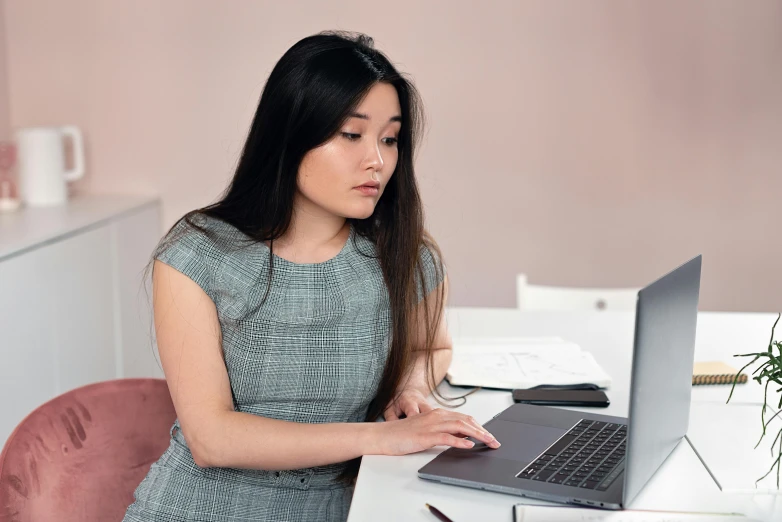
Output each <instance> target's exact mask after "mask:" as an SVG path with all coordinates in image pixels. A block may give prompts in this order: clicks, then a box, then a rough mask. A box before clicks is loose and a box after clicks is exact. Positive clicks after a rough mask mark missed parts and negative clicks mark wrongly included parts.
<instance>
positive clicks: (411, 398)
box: [383, 388, 434, 421]
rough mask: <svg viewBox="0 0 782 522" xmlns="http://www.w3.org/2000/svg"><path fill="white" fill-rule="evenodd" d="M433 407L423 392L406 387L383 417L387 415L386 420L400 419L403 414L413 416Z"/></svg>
mask: <svg viewBox="0 0 782 522" xmlns="http://www.w3.org/2000/svg"><path fill="white" fill-rule="evenodd" d="M433 409H434V408H432V407H431V406H429V403H428V402H426V396H425V395H424V394H423V393H421V392H420V391H419V390H416V389H414V388H413V389H411V388H406V389H404V390H402V393H400V394H399V396H398V397H397V398H396V400H395V401H394V402H392V403H391V406H389V407H388V408H387V409H386V411H384V412H383V417H385V419H386V421H392V420H399V417H400V416H401V415H405V416H407V417H413V416H415V415H418V414H419V413H424V412H427V411H431V410H433Z"/></svg>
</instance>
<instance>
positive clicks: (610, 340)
mask: <svg viewBox="0 0 782 522" xmlns="http://www.w3.org/2000/svg"><path fill="white" fill-rule="evenodd" d="M447 317H448V324H449V330H450V332H451V334H452V336H453V337H454V340H458V339H459V337H492V336H496V337H507V336H514V335H515V336H521V335H523V336H546V335H558V336H561V337H564V338H565V339H568V340H571V341H574V342H576V343H578V344H579V345H581V347H582V348H583V349H585V350H588V351H589V352H591V353H592V354H593V355H594V356H595V359H596V360H597V361H598V363H599V364H600V365H601V366H602V367H603V368H604V369H605V370H606V371H607V372H608V374H609V375H611V377H612V379H613V386H612V387H611V389H610V390H609V391H608V395H609V397H610V399H611V405H610V406H609V407H608V408H605V409H600V411H599V413H605V414H607V415H617V416H627V413H628V408H629V384H630V382H629V381H630V368H631V362H632V361H631V358H632V345H633V330H634V314H633V313H628V312H519V311H518V310H515V309H499V308H497V309H488V308H452V309H450V310H448V315H447ZM775 318H776V316H775V315H772V314H755V313H749V314H743V313H742V314H737V313H717V312H701V313H700V314H699V316H698V329H697V334H696V348H695V359H696V360H722V361H725V362H728V363H730V364H732V365H734V366H737V367H740V366H741V365H743V363H742V362H741V361H743V360H744V359H734V358H733V354H736V353H746V352H754V351H760V350H761V349H763V348H764V347H765V346H767V343H768V339H769V333H770V331H771V325H772V324H773V322H774V319H775ZM747 362H748V361H747ZM440 390H441V392H442V393H443V394H444V395H446V396H447V395H449V394H451V395H458V394H461V393H463V392H464V389H463V388H454V387H451V386H449V385H448V384H447V383H445V382H444V383H442V384H441V385H440ZM729 391H730V387H729V386H701V387H697V386H696V387H693V394H692V400H693V401H703V402H707V401H708V402H711V401H714V402H720V401H721V402H725V400H726V399H727V395H728V393H729ZM431 401H432V404H433V405H436V403H435V402H434V400H433V399H431ZM734 401H735V402H745V403H758V404H759V403H762V401H763V389H762V387H761V386H760V385H757V384H756V383H754V382H750V383H748V384H745V385H742V386H740V387H737V389H736V392H735V393H734V397H733V399H732V400H731V402H734ZM511 404H513V401H512V399H511V396H510V393H509V392H506V391H494V390H481V391H480V392H478V393H476V394H473V395H471V396H470V397H469V398H468V401H467V404H466V405H464V406H462V407H461V408H459V409H458V411H461V412H464V413H467V414H469V415H472V416H474V417H475V418H476V419H477V420H478V421H479V422H481V423H485V422H487V421H488V420H489V419H491V418H492V417H493V416H494V415H495V414H497V413H498V412H500V411H502V410H503V409H505V408H506V407H508V406H510V405H511ZM574 409H577V408H574ZM584 411H594V410H592V409H585V410H584ZM726 429H742V427H740V426H739V427H726ZM444 449H445V447H438V448H433V449H431V450H428V451H425V452H421V453H417V454H412V455H406V456H404V457H387V456H378V455H370V456H365V457H364V458H363V460H362V464H361V470H360V472H359V476H358V482H357V484H356V490H355V494H354V496H353V503H352V506H351V510H350V515H349V517H348V521H349V522H360V521H364V520H378V521H380V520H405V521H416V520H420V521H421V522H425V521H432V520H434V518H432V515H431V514H430V513H429V512H428V511H427V510H426V508H425V506H424V504H425V503H429V504H431V505H434V506H436V507H437V508H439V509H440V510H441V511H443V512H444V513H445V514H446V515H449V516H450V517H451V518H452V519H453V520H454V522H466V521H470V520H498V521H510V520H512V517H511V508H512V506H513V505H514V504H516V503H528V504H533V503H534V504H543V502H537V501H533V500H530V499H525V498H521V497H516V496H512V495H506V494H501V493H493V492H488V491H480V490H475V489H470V488H463V487H457V486H449V485H444V484H438V483H434V482H430V481H425V480H422V479H419V478H418V474H417V471H418V469H419V468H421V467H422V466H423V465H424V464H426V463H427V462H429V461H430V460H431V459H432V458H434V456H435V455H437V454H438V453H439V452H440V451H442V450H444ZM770 463H771V462H770V461H769V465H770ZM632 507H633V508H636V509H657V510H661V509H664V510H680V511H709V512H737V513H744V514H746V515H747V516H750V517H752V518H755V519H758V520H769V521H770V520H782V495H762V494H757V495H749V494H748V495H728V494H724V493H722V492H721V491H720V489H719V488H718V487H717V485H716V484H715V483H714V481H713V480H712V478H711V476H710V475H709V473H708V471H707V470H706V469H705V468H704V466H703V465H702V463H701V462H700V460H699V459H698V457H697V456H696V454H695V452H694V451H693V449H692V448H691V447H690V445H689V444H688V443H687V441H686V440H684V441H682V442H681V443H680V444H679V446H678V447H677V448H676V449H675V450H674V452H673V453H672V454H671V456H670V457H669V458H668V459H667V460H666V461H665V462H664V463H663V465H662V466H661V467H660V469H659V470H658V471H657V473H656V474H655V475H654V476H653V477H652V478H651V480H650V481H649V483H648V484H647V485H646V487H645V488H644V489H643V490H642V491H641V493H640V494H639V495H638V497H637V498H636V499H635V500H634V501H633V503H632Z"/></svg>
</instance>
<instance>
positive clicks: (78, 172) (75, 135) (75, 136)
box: [60, 125, 84, 181]
mask: <svg viewBox="0 0 782 522" xmlns="http://www.w3.org/2000/svg"><path fill="white" fill-rule="evenodd" d="M60 132H62V133H63V135H65V136H70V137H71V140H72V142H73V168H72V169H70V170H66V171H65V172H64V175H65V181H76V180H77V179H80V178H82V177H84V140H82V135H81V131H80V130H79V128H78V127H76V126H74V125H66V126H65V127H60Z"/></svg>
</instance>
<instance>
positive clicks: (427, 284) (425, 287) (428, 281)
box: [415, 245, 445, 302]
mask: <svg viewBox="0 0 782 522" xmlns="http://www.w3.org/2000/svg"><path fill="white" fill-rule="evenodd" d="M418 261H419V263H420V265H421V268H422V269H423V275H424V280H423V281H421V277H420V274H419V273H418V271H417V270H416V275H415V277H416V283H417V284H416V288H417V290H418V301H419V302H420V301H421V300H423V298H424V297H426V296H428V295H429V294H430V293H431V292H432V290H434V289H435V288H437V287H438V286H439V285H440V283H442V282H443V279H445V265H444V264H443V263H442V260H441V259H440V258H439V256H437V255H436V254H435V253H434V252H433V251H432V250H431V249H430V248H429V247H428V246H426V245H422V246H421V248H420V251H419V254H418Z"/></svg>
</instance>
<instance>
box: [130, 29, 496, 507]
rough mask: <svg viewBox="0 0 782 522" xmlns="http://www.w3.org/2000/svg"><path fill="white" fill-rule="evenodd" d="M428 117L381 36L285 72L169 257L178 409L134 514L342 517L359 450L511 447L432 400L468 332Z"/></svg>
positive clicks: (168, 310) (169, 342) (290, 57)
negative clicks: (424, 165)
mask: <svg viewBox="0 0 782 522" xmlns="http://www.w3.org/2000/svg"><path fill="white" fill-rule="evenodd" d="M420 121H421V116H420V105H419V101H418V97H417V94H416V91H415V89H414V87H413V86H412V85H411V84H410V83H409V82H408V81H407V80H405V79H404V78H403V77H402V76H401V75H400V74H399V73H398V72H397V71H396V70H395V69H394V67H393V66H392V65H391V63H390V62H389V60H388V59H387V58H386V57H385V56H384V55H383V54H382V53H380V52H379V51H377V50H375V49H374V48H373V47H372V39H371V38H369V37H367V36H364V35H358V36H352V35H349V34H345V33H339V32H327V33H321V34H317V35H314V36H311V37H308V38H304V39H303V40H301V41H299V42H298V43H296V44H295V45H294V46H293V47H291V48H290V49H289V50H288V51H287V52H286V53H285V54H284V55H283V57H282V58H281V59H280V61H279V62H278V63H277V65H276V66H275V67H274V69H273V70H272V73H271V75H270V76H269V79H268V81H267V83H266V86H265V87H264V90H263V94H262V95H261V100H260V103H259V105H258V110H257V112H256V114H255V118H254V120H253V123H252V126H251V128H250V132H249V136H248V138H247V142H246V144H245V147H244V150H243V153H242V156H241V160H240V162H239V165H238V166H237V169H236V173H235V176H234V178H233V180H232V182H231V184H230V186H229V187H228V189H227V191H226V193H225V195H224V196H223V198H222V199H221V200H220V201H219V202H218V203H215V204H213V205H210V206H208V207H206V208H203V209H199V210H196V211H193V212H190V213H188V214H186V215H185V216H184V217H183V218H182V219H181V220H179V221H178V222H177V224H176V225H174V227H173V228H172V229H171V230H170V231H169V233H168V234H167V235H166V237H165V238H164V239H163V240H162V241H161V243H160V245H158V248H157V249H156V251H155V253H154V256H153V257H154V266H153V289H154V299H153V302H154V317H155V329H156V334H157V343H158V350H159V352H160V359H161V362H162V365H163V370H164V372H165V376H166V380H167V382H168V386H169V390H170V392H171V397H172V399H173V402H174V406H175V408H176V412H177V417H178V418H177V421H176V422H175V423H174V426H173V427H172V429H171V435H172V439H171V444H170V447H169V449H168V450H167V451H166V452H165V453H164V454H163V456H162V457H161V458H160V459H159V460H158V461H157V462H156V463H154V464H153V465H152V467H151V469H150V470H149V473H148V475H147V476H146V478H145V479H144V481H143V482H142V483H141V484H140V485H139V487H138V488H137V490H136V493H135V502H134V503H133V504H132V505H131V506H130V507H129V508H128V510H127V514H126V516H125V521H127V522H131V521H133V522H135V521H145V522H146V521H151V520H156V521H162V520H165V521H175V520H176V521H179V520H182V521H184V520H210V521H234V522H235V521H244V520H247V521H250V520H253V521H256V520H318V521H324V520H326V521H331V520H344V519H345V518H347V514H348V508H349V507H350V500H351V496H352V493H353V483H354V480H355V476H356V472H357V464H358V462H359V459H360V457H361V456H362V455H370V454H374V455H381V454H382V455H404V454H408V453H413V452H418V451H422V450H425V449H428V448H431V447H433V446H436V445H448V446H453V447H458V448H469V447H472V445H473V443H472V442H471V441H469V440H467V439H466V438H465V437H468V436H469V437H473V438H475V439H476V440H480V441H482V442H485V443H486V444H487V445H489V446H490V447H494V448H496V447H498V446H499V443H498V442H497V441H496V440H495V439H494V438H493V437H492V436H491V435H490V434H489V433H487V432H486V431H485V430H484V429H483V428H482V426H480V424H478V423H477V422H476V421H475V420H474V419H473V418H471V417H469V416H466V415H463V414H460V413H457V412H451V411H447V410H443V409H439V408H438V409H433V408H432V407H431V406H429V404H428V403H427V401H426V397H427V396H428V395H429V393H430V392H431V391H432V390H433V389H434V386H435V385H436V383H438V382H439V381H440V380H442V378H443V376H444V374H445V371H446V369H447V367H448V364H449V362H450V353H451V352H450V348H451V341H450V338H449V336H448V333H447V331H446V327H445V324H444V321H443V313H442V312H443V303H444V302H445V298H446V292H447V289H446V285H447V280H446V278H445V277H444V272H443V267H442V263H441V261H440V259H441V256H440V255H439V253H438V249H437V247H436V245H435V243H434V242H433V241H432V240H431V239H429V238H428V236H427V235H426V234H425V232H424V226H423V217H422V209H421V202H420V199H419V195H418V189H417V186H416V182H415V176H414V172H413V151H414V146H415V139H416V137H417V135H418V133H419V131H420V129H419V128H418V127H419V126H420ZM381 414H382V415H383V416H384V417H385V420H386V422H382V423H378V422H373V421H374V420H376V419H378V418H379V417H380V416H381Z"/></svg>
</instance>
